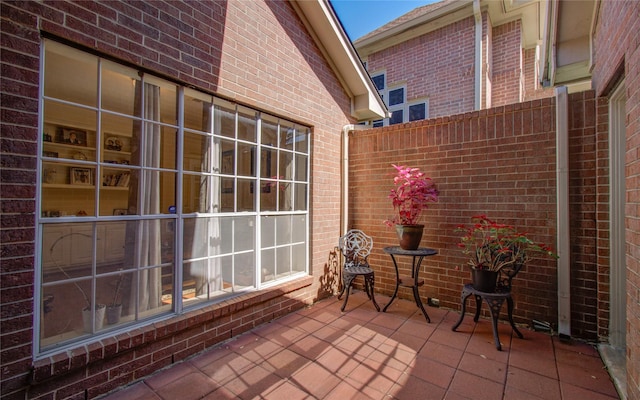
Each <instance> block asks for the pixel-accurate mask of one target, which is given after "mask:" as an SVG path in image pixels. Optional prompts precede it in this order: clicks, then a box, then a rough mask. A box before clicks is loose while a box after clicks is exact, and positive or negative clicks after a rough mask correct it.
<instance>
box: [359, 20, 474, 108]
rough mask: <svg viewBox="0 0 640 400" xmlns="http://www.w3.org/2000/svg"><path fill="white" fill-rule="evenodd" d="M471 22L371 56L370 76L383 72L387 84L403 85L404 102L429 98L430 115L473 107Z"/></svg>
mask: <svg viewBox="0 0 640 400" xmlns="http://www.w3.org/2000/svg"><path fill="white" fill-rule="evenodd" d="M474 37H475V31H474V22H473V18H467V19H464V20H462V21H458V22H456V23H454V24H451V25H448V26H446V27H443V28H441V29H438V30H435V31H433V32H429V33H427V34H425V35H422V36H419V37H417V38H414V39H411V40H408V41H406V42H404V43H401V44H398V45H396V46H392V47H389V48H387V49H384V50H382V51H380V52H377V53H374V54H371V55H370V56H369V59H368V63H367V68H368V70H369V71H370V72H371V73H376V72H378V71H382V70H386V72H387V85H388V86H393V85H394V84H401V83H406V85H407V100H408V101H411V100H413V99H416V98H423V97H426V98H428V99H429V116H430V117H431V118H434V117H438V116H441V115H449V114H457V113H461V112H465V111H469V110H473V106H474V86H473V82H474V79H475V77H474V71H475V66H474V59H475V58H474Z"/></svg>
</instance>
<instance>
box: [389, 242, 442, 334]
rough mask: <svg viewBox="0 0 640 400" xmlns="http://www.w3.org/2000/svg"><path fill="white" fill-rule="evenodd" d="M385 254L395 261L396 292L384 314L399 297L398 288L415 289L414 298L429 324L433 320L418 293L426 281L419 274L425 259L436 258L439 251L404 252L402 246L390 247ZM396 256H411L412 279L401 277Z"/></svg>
mask: <svg viewBox="0 0 640 400" xmlns="http://www.w3.org/2000/svg"><path fill="white" fill-rule="evenodd" d="M382 250H383V251H384V252H385V253H387V254H389V255H390V256H391V259H392V260H393V266H394V267H395V268H396V290H395V291H394V292H393V296H391V300H389V303H387V305H386V306H384V308H383V309H382V312H386V311H387V308H389V306H390V305H391V303H393V300H394V299H395V298H396V296H397V295H398V287H400V286H402V287H408V288H412V289H413V297H414V298H415V300H416V304H417V305H418V307H419V308H420V310H422V313H423V314H424V317H425V318H426V319H427V322H431V318H429V315H428V314H427V311H425V309H424V306H423V305H422V300H420V293H419V292H418V288H419V287H420V286H422V285H424V279H420V278H419V277H418V273H419V272H420V264H421V263H422V260H423V259H424V258H425V257H428V256H434V255H436V254H438V251H437V250H435V249H430V248H428V247H420V248H418V249H417V250H404V249H402V248H401V247H400V246H390V247H385V248H384V249H382ZM395 256H410V257H412V263H411V277H408V276H400V271H399V270H398V263H397V261H396V257H395Z"/></svg>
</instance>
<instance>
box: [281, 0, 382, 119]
mask: <svg viewBox="0 0 640 400" xmlns="http://www.w3.org/2000/svg"><path fill="white" fill-rule="evenodd" d="M289 1H290V2H291V4H292V5H293V7H294V9H295V10H296V12H297V13H298V15H299V16H300V19H301V20H302V22H303V23H304V24H305V26H306V27H307V29H308V30H309V33H310V34H311V35H312V36H313V38H314V40H315V41H316V43H317V45H318V47H319V48H320V50H321V51H322V53H323V55H324V56H325V58H326V59H327V62H328V63H329V64H330V65H331V68H332V69H333V71H334V73H335V74H336V76H337V77H338V79H339V80H340V83H341V84H342V86H343V87H344V88H345V90H346V92H347V93H348V94H349V96H350V97H351V115H352V116H353V117H355V118H356V119H358V121H365V120H376V119H381V118H386V117H388V116H389V111H388V110H387V106H386V105H385V104H384V102H383V101H382V98H380V95H379V94H378V90H377V89H376V87H375V85H374V84H373V81H371V78H370V77H369V74H368V73H367V71H366V69H365V68H364V65H362V62H361V61H360V57H359V56H358V53H356V50H355V48H354V47H353V45H352V44H351V41H350V40H349V38H348V37H347V34H346V33H345V32H344V30H343V29H342V25H340V22H339V21H338V19H337V17H336V16H335V14H334V12H333V9H332V8H331V5H330V4H329V3H328V1H327V0H289Z"/></svg>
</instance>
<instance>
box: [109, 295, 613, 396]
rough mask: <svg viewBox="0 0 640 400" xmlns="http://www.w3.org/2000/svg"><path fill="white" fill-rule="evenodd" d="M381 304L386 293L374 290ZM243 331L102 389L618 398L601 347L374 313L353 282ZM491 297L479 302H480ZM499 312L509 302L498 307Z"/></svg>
mask: <svg viewBox="0 0 640 400" xmlns="http://www.w3.org/2000/svg"><path fill="white" fill-rule="evenodd" d="M376 299H377V300H378V303H379V304H383V305H384V304H386V302H387V301H388V300H389V298H388V297H384V296H381V295H378V296H376ZM341 305H342V302H341V301H338V300H337V299H336V298H330V299H326V300H323V301H320V302H318V303H316V304H315V305H313V306H311V307H308V308H305V309H303V310H300V311H297V312H295V313H292V314H290V315H287V316H285V317H283V318H280V319H278V320H275V321H273V322H271V323H268V324H265V325H263V326H260V327H258V328H256V329H254V330H253V331H251V332H247V333H245V334H243V335H240V336H238V337H236V338H234V339H232V340H230V341H228V342H225V343H222V344H220V345H218V346H216V347H215V348H212V349H210V350H207V351H205V352H203V353H201V354H199V355H197V356H194V357H192V358H190V359H189V360H187V361H184V362H181V363H179V364H176V365H174V366H171V367H169V368H167V369H164V370H161V371H158V372H157V373H155V374H154V375H152V376H150V377H148V378H146V379H145V380H144V381H140V382H137V383H135V384H133V385H131V386H128V387H126V388H123V389H120V390H118V391H116V392H114V393H111V394H109V395H107V396H106V397H103V398H104V399H108V400H127V399H165V400H173V399H180V400H192V399H275V400H281V399H282V400H295V399H338V400H351V399H411V400H413V399H447V400H460V399H478V400H480V399H481V400H492V399H517V400H521V399H522V400H528V399H544V400H556V399H557V400H569V399H575V400H600V399H601V400H605V399H606V400H610V399H618V398H619V397H618V394H617V392H616V390H615V387H614V385H613V383H612V381H611V379H610V377H609V375H608V373H607V370H606V369H605V367H604V364H603V362H602V360H601V359H600V356H599V355H598V352H597V351H596V349H595V348H594V347H593V346H591V345H589V344H586V343H581V342H577V341H573V342H571V343H567V342H562V341H560V340H559V339H558V337H557V336H550V335H548V334H546V333H540V332H534V331H529V330H526V329H521V331H522V333H523V334H524V339H519V338H518V337H517V336H515V335H512V334H511V328H510V326H509V325H508V324H503V323H501V324H499V334H500V340H501V342H502V349H503V350H502V351H497V350H496V348H495V346H494V342H493V334H492V331H491V323H490V321H489V320H483V319H481V320H480V321H479V322H478V323H477V324H475V323H474V322H473V317H472V315H468V316H466V317H465V320H464V322H463V323H462V325H460V327H459V328H458V331H457V332H452V331H451V326H452V325H453V324H454V323H455V322H456V321H457V319H458V318H459V313H458V312H456V311H452V310H443V309H438V308H433V307H427V312H428V313H429V316H430V317H431V323H429V324H428V323H426V321H425V319H424V317H423V316H422V314H421V313H420V311H419V310H418V308H417V307H416V305H415V303H413V302H410V301H407V300H396V301H395V302H394V303H393V304H392V305H391V306H390V307H389V310H388V311H387V312H386V313H382V312H380V313H378V312H376V310H375V309H374V308H373V305H372V304H371V302H370V301H368V299H367V297H366V295H365V294H363V293H361V292H355V293H354V294H353V295H351V297H350V298H349V304H348V305H347V308H346V311H345V312H344V313H341V312H340V306H341ZM485 307H486V305H485ZM503 311H504V310H503Z"/></svg>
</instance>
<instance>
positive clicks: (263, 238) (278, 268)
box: [37, 40, 311, 351]
mask: <svg viewBox="0 0 640 400" xmlns="http://www.w3.org/2000/svg"><path fill="white" fill-rule="evenodd" d="M45 51H46V52H47V55H48V57H47V61H46V65H44V66H43V67H44V73H45V93H44V97H43V99H42V102H43V115H42V118H43V123H42V126H43V128H44V135H43V137H42V143H43V144H42V147H43V153H42V155H41V157H40V158H39V162H40V163H41V170H42V171H43V174H42V176H41V178H40V180H39V190H40V192H41V193H42V201H41V204H42V208H41V213H40V215H39V218H38V226H39V232H40V237H39V243H40V246H41V251H40V252H39V253H41V254H42V256H41V260H40V262H41V264H40V265H41V267H40V272H41V273H42V274H43V278H42V285H41V287H40V288H39V290H38V293H37V295H38V296H39V297H40V298H39V301H38V304H42V305H43V306H42V307H40V318H41V320H42V321H43V322H42V324H41V330H40V332H39V335H38V336H39V338H40V343H39V350H40V351H47V350H48V349H51V348H54V347H55V348H59V347H60V346H64V345H67V344H68V345H72V344H73V343H75V342H77V341H78V340H82V339H85V338H86V337H88V336H91V335H96V334H101V333H103V332H109V331H111V330H113V329H114V328H122V327H124V326H126V327H136V326H138V325H139V324H142V322H139V321H141V320H143V319H144V320H145V321H146V320H148V318H153V317H157V316H163V315H166V314H169V313H171V312H173V311H178V310H181V309H183V308H184V307H192V306H196V305H199V304H209V303H211V302H215V301H221V300H222V299H224V298H226V297H228V296H229V295H230V294H232V293H234V292H235V291H239V290H252V289H256V288H259V287H260V285H261V284H262V283H269V284H271V282H274V281H277V280H278V279H287V278H289V277H291V276H292V274H295V273H304V272H306V271H307V270H308V267H307V265H306V263H307V259H308V254H307V251H308V250H307V248H308V228H307V226H306V211H307V201H308V199H307V198H308V190H309V189H308V176H307V175H308V170H309V166H308V165H309V158H310V156H309V146H310V133H311V131H310V129H309V128H308V127H304V126H300V125H297V124H295V123H292V122H290V121H286V120H282V119H279V118H277V117H274V116H270V115H268V114H264V113H258V112H256V111H254V110H252V109H250V108H248V107H243V106H238V105H236V104H234V103H232V102H229V101H225V100H221V99H217V98H214V97H212V96H210V95H207V94H204V93H200V92H198V91H196V90H194V89H191V88H180V87H178V86H176V85H175V84H173V83H171V82H168V81H165V80H162V79H159V78H156V77H153V76H150V75H148V74H144V77H143V78H141V76H143V75H142V74H138V71H135V70H134V69H131V68H129V67H124V66H121V65H119V64H116V63H113V62H111V61H105V60H102V59H100V58H99V57H96V56H92V55H88V54H85V53H82V52H78V51H77V50H74V49H71V48H68V47H66V46H64V45H59V44H56V43H53V42H51V41H49V40H45ZM50 54H51V55H50ZM49 55H50V56H49ZM70 60H71V61H70ZM70 63H75V64H74V65H73V67H74V68H71V69H73V70H74V71H75V69H77V68H76V67H78V68H85V69H86V70H83V71H79V72H78V75H80V74H85V75H86V74H89V75H87V76H88V77H89V76H92V75H93V76H94V78H93V79H94V81H95V82H96V84H95V85H91V84H87V82H91V78H87V79H85V80H84V81H83V82H82V87H80V88H75V87H74V88H73V90H74V91H75V92H76V93H71V92H70V91H69V90H70V89H72V88H71V87H66V86H64V85H58V83H57V81H56V80H58V81H60V78H61V74H63V73H64V71H65V69H67V70H71V69H70V68H68V67H69V65H68V64H70ZM99 73H101V74H102V75H103V76H102V84H103V86H102V87H98V84H97V82H98V74H99ZM107 84H108V85H109V87H108V88H107V87H105V85H107ZM65 90H66V91H65ZM114 93H118V94H119V97H116V96H115V95H114ZM179 96H182V101H178V97H179ZM98 99H100V101H98ZM60 100H64V102H63V101H60ZM98 104H101V105H102V107H103V108H98ZM178 104H183V105H184V107H183V109H179V108H178ZM143 105H144V106H143ZM179 116H180V118H179ZM178 120H181V121H184V126H177V125H176V124H177V121H178ZM98 121H100V124H99V125H98ZM178 149H182V151H183V153H182V154H178ZM178 161H180V163H179V164H178ZM70 192H73V193H74V195H73V197H69V196H67V194H69V193H70ZM177 193H180V199H178V198H177V197H176V194H177ZM179 205H182V207H181V208H180V209H179V210H177V209H176V206H179ZM236 212H242V213H243V214H242V215H236V214H234V213H236ZM294 214H295V217H296V218H297V219H296V221H298V222H297V224H296V225H295V230H296V234H295V235H293V236H292V235H291V222H290V221H291V217H292V215H294ZM274 215H276V216H277V217H276V218H274V217H273V216H274ZM72 216H73V217H74V218H71V217H72ZM76 217H94V219H93V220H92V221H85V220H83V219H82V218H76ZM300 217H303V221H305V222H304V223H300V220H299V218H300ZM63 219H64V220H63ZM280 219H282V222H283V223H284V222H285V221H286V223H285V225H282V223H278V224H275V221H280ZM269 221H272V222H274V223H273V224H269ZM51 222H55V223H51ZM260 224H264V225H263V226H262V229H261V230H260V233H258V230H257V227H259V226H260ZM276 227H277V228H278V229H276ZM265 228H266V230H265ZM281 228H282V229H281ZM178 238H179V239H180V241H179V242H178ZM203 239H205V240H203ZM85 242H86V243H85ZM294 245H295V247H292V246H294ZM259 249H261V250H260V251H258V250H259ZM294 249H295V251H294ZM178 254H182V257H181V259H179V260H178V259H176V257H177V255H178ZM134 260H135V262H134ZM257 266H260V268H258V267H257ZM60 268H62V269H60ZM178 284H181V287H179V285H178ZM60 293H66V294H68V296H64V295H61V294H60ZM74 296H75V298H74ZM85 296H86V297H87V299H88V302H89V303H91V304H92V307H88V308H87V312H86V313H85V314H87V316H86V317H84V318H83V315H82V314H83V313H82V310H81V307H80V305H81V304H83V303H85V301H84V300H83V299H84V297H85ZM70 304H74V305H75V304H77V305H78V307H79V308H78V309H77V310H75V309H73V307H71V306H70ZM57 322H60V323H62V324H64V327H61V326H62V325H61V326H57V325H56V323H57ZM145 323H148V322H145Z"/></svg>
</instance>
